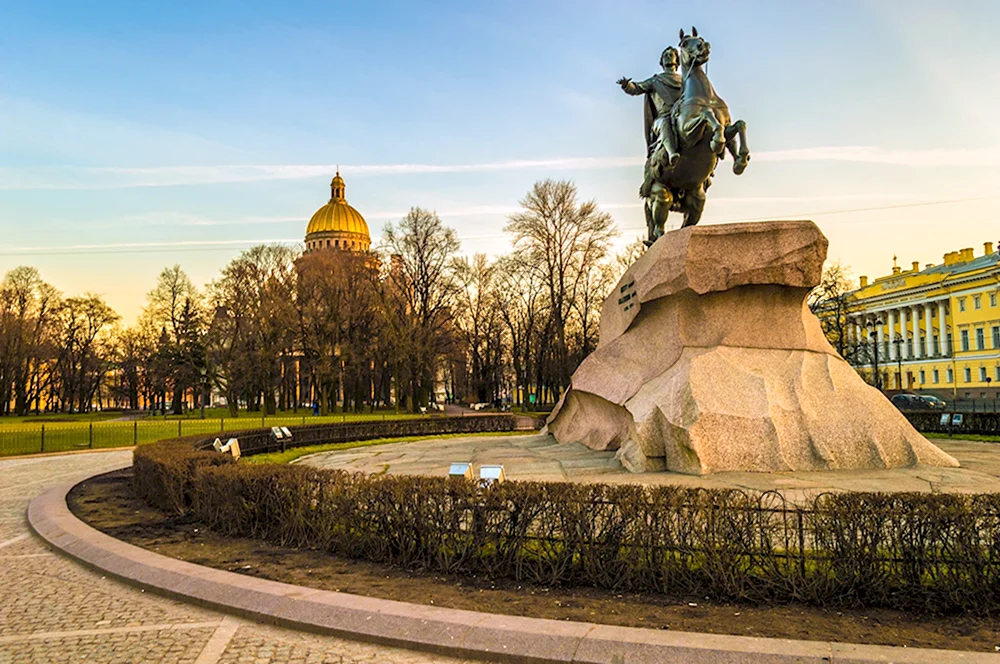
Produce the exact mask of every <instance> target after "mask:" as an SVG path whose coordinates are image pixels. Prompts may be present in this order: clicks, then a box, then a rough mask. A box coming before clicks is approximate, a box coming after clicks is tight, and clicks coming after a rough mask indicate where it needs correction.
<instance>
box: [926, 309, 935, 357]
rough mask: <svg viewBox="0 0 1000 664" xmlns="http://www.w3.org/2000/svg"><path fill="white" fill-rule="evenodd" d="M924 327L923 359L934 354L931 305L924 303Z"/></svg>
mask: <svg viewBox="0 0 1000 664" xmlns="http://www.w3.org/2000/svg"><path fill="white" fill-rule="evenodd" d="M924 327H926V328H927V332H926V334H925V335H924V357H930V356H931V355H933V354H934V323H933V321H932V320H931V303H930V302H924Z"/></svg>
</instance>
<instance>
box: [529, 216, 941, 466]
mask: <svg viewBox="0 0 1000 664" xmlns="http://www.w3.org/2000/svg"><path fill="white" fill-rule="evenodd" d="M826 250H827V241H826V238H825V237H823V234H822V233H820V231H819V229H818V228H817V227H816V225H815V224H813V223H812V222H811V221H774V222H759V223H742V224H724V225H717V226H692V227H689V228H683V229H681V230H677V231H672V232H670V233H667V234H666V235H664V236H663V237H662V238H660V239H659V240H658V241H656V242H655V243H654V244H653V246H652V247H650V248H649V249H648V250H647V251H646V253H645V254H644V255H643V256H642V257H641V258H640V259H639V260H637V261H636V262H635V263H634V264H633V265H632V267H630V268H629V269H628V271H627V272H626V273H625V276H623V277H622V279H621V281H620V282H619V283H618V286H617V287H616V288H615V290H614V292H613V293H612V294H611V295H610V296H609V297H608V299H607V300H606V301H605V302H604V305H603V308H602V309H601V330H600V343H599V345H598V347H597V349H596V350H595V351H594V352H593V353H592V354H591V355H590V356H589V357H587V359H586V360H584V361H583V363H582V364H581V365H580V367H579V368H578V369H577V371H576V373H574V374H573V378H572V382H571V387H570V389H569V390H568V391H567V392H566V393H565V395H564V396H563V399H562V400H561V401H560V402H559V404H558V405H557V406H556V408H555V410H554V411H553V412H552V415H551V416H550V417H549V421H548V424H547V430H548V431H549V433H551V434H552V435H553V436H555V438H556V440H558V441H559V442H561V443H572V442H578V443H583V444H585V445H587V446H588V447H590V448H592V449H596V450H617V451H618V452H617V454H618V458H619V459H620V460H621V462H622V463H623V465H625V467H627V468H628V469H629V470H632V471H634V472H648V471H652V470H670V471H675V472H681V473H688V474H694V475H704V474H708V473H712V472H719V471H759V472H774V471H793V470H843V469H862V468H866V469H871V468H892V467H901V466H913V465H916V464H928V465H935V466H953V467H954V466H958V462H957V461H956V460H955V459H954V458H952V457H951V456H949V455H947V454H945V453H944V452H942V451H941V450H940V449H938V448H937V447H935V446H934V445H932V444H931V443H930V442H928V441H927V439H925V438H924V437H923V436H921V435H920V434H919V433H918V432H917V431H916V430H915V429H914V428H913V427H912V426H911V425H910V424H909V422H908V421H907V420H906V418H905V417H904V416H903V415H902V414H900V413H899V411H897V410H896V408H895V407H893V406H892V404H891V403H889V401H888V400H887V399H886V398H885V397H884V396H883V395H882V394H881V393H880V392H879V391H878V390H876V389H875V388H873V387H871V386H869V385H867V384H866V383H865V382H864V381H863V380H861V378H860V377H859V376H858V375H857V373H856V372H855V371H854V370H853V369H852V368H851V367H850V366H849V365H848V364H847V362H845V361H844V360H843V358H841V357H840V356H839V355H838V354H837V352H836V350H834V348H833V347H832V346H831V345H830V343H829V342H828V341H827V339H826V337H825V336H824V334H823V331H822V329H821V328H820V323H819V320H818V319H817V318H816V317H815V316H814V315H813V314H812V313H811V312H810V311H809V308H808V307H807V306H806V297H807V295H808V294H809V291H810V290H811V289H812V288H813V287H814V286H816V285H817V284H818V283H819V281H820V277H821V274H822V269H823V261H824V260H825V258H826Z"/></svg>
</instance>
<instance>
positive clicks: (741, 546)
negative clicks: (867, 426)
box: [135, 443, 1000, 613]
mask: <svg viewBox="0 0 1000 664" xmlns="http://www.w3.org/2000/svg"><path fill="white" fill-rule="evenodd" d="M135 455H136V464H135V482H136V488H137V490H138V492H139V494H140V495H141V496H143V497H144V498H145V499H146V500H147V501H149V502H150V503H151V504H153V505H156V506H158V507H161V508H165V509H172V510H191V512H192V513H193V514H194V515H195V516H196V517H197V518H198V519H199V520H201V521H203V522H204V523H205V524H206V525H207V526H208V527H210V528H212V529H214V530H217V531H219V532H222V533H225V534H228V535H234V536H245V537H256V538H261V539H265V540H267V541H270V542H273V543H275V544H279V545H282V546H293V547H304V548H313V549H321V550H326V551H330V552H331V553H335V554H338V555H343V556H347V557H351V558H356V559H363V560H369V561H374V562H382V563H389V564H393V565H400V566H406V567H413V568H420V569H425V570H430V571H434V572H438V573H461V574H475V575H485V576H488V577H491V578H497V577H505V578H510V579H516V580H518V581H530V582H537V583H541V584H546V585H555V584H566V585H592V586H597V587H602V588H607V589H612V590H616V591H653V592H665V593H672V594H678V593H685V594H686V593H692V594H697V595H698V596H706V595H708V596H711V597H712V598H717V599H724V600H747V601H756V602H776V601H778V602H781V601H804V602H808V603H813V604H817V605H841V606H844V605H846V606H880V607H892V608H902V609H910V610H921V611H931V612H979V613H996V612H997V611H998V609H1000V517H998V515H1000V496H998V495H993V494H985V495H932V494H915V493H914V494H874V493H849V494H825V495H823V496H820V497H818V498H817V499H816V500H815V501H814V503H813V504H812V505H810V506H808V507H795V506H791V505H786V504H785V503H784V502H783V500H782V499H781V497H780V496H779V495H778V494H775V493H765V494H749V493H745V492H742V491H722V490H703V489H686V488H681V487H670V486H666V487H644V486H638V485H590V484H571V483H559V482H553V483H540V482H513V481H509V482H506V483H503V484H499V485H493V486H490V487H481V486H479V485H478V484H476V483H473V482H468V481H466V480H462V479H459V478H432V477H406V476H392V475H383V476H365V475H361V474H352V473H346V472H343V471H334V470H324V469H316V468H309V467H306V466H296V465H292V466H277V465H275V466H268V465H249V464H238V463H236V464H234V463H230V462H228V461H225V459H226V457H224V456H222V455H217V454H214V453H206V452H195V451H192V450H191V449H190V447H187V448H185V447H184V446H183V444H179V443H165V444H154V445H150V446H144V447H140V448H138V449H137V450H136V452H135Z"/></svg>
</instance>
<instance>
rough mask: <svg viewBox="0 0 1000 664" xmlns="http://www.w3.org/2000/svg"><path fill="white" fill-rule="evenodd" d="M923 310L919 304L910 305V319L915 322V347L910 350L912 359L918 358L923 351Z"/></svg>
mask: <svg viewBox="0 0 1000 664" xmlns="http://www.w3.org/2000/svg"><path fill="white" fill-rule="evenodd" d="M922 314H923V311H922V309H921V307H920V305H919V304H914V305H913V306H912V307H910V320H911V321H912V323H913V349H912V350H911V351H910V359H913V360H917V359H919V358H920V357H921V356H922V355H923V352H922V350H921V346H920V316H921V315H922Z"/></svg>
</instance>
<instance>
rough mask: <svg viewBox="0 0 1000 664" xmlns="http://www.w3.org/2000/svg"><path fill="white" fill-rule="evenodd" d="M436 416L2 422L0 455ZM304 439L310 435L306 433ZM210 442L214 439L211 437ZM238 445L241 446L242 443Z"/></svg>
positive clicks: (411, 419)
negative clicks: (255, 430)
mask: <svg viewBox="0 0 1000 664" xmlns="http://www.w3.org/2000/svg"><path fill="white" fill-rule="evenodd" d="M435 419H442V416H440V415H407V416H399V415H396V414H395V413H377V412H376V413H370V414H369V413H366V414H338V415H327V416H313V415H303V416H298V417H294V416H293V417H283V416H279V417H257V418H255V417H238V418H229V417H227V418H209V419H204V420H196V419H156V418H149V419H139V420H131V421H110V422H109V421H104V422H100V421H99V422H44V423H34V422H32V423H11V424H5V423H4V422H3V421H2V420H0V456H11V455H17V454H36V453H39V452H65V451H68V450H84V449H102V448H110V447H128V446H130V445H138V444H141V443H151V442H154V441H157V440H163V439H165V438H180V437H182V436H195V435H205V436H209V435H211V436H217V437H223V436H225V437H228V436H230V435H232V432H244V431H247V430H248V429H250V428H251V427H259V429H258V430H262V429H267V430H268V431H269V430H270V427H275V426H284V427H306V428H307V429H308V428H312V427H310V426H309V425H315V426H317V427H320V428H321V427H323V426H327V425H331V424H343V425H350V424H353V423H359V422H372V421H374V422H400V421H432V420H435ZM305 435H308V434H305ZM213 440H214V438H213ZM241 443H242V441H241Z"/></svg>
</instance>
